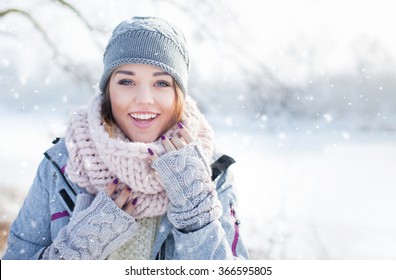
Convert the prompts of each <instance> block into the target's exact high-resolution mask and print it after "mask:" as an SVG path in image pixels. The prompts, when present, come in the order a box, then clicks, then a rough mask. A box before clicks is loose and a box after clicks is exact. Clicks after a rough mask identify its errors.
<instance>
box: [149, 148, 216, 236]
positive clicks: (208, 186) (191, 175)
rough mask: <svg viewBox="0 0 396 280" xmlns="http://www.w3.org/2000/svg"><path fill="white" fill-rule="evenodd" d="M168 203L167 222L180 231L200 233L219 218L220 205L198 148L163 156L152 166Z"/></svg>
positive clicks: (200, 149)
mask: <svg viewBox="0 0 396 280" xmlns="http://www.w3.org/2000/svg"><path fill="white" fill-rule="evenodd" d="M153 167H154V168H155V170H157V172H158V173H159V174H160V176H161V177H162V179H163V180H164V186H165V189H166V191H167V193H168V196H169V199H170V202H171V203H170V206H169V209H168V218H169V220H170V221H171V223H172V224H173V225H174V226H175V227H176V228H177V229H179V230H183V231H186V232H189V231H194V230H197V229H200V228H201V227H203V226H205V225H207V224H209V223H210V222H212V221H214V220H215V219H218V218H220V216H221V205H220V202H219V200H218V198H217V193H216V191H215V186H214V183H213V182H212V181H211V178H210V169H209V165H208V162H207V160H206V159H205V158H204V157H203V151H202V147H201V145H200V144H197V143H193V144H190V145H187V146H186V147H184V148H183V149H180V150H177V151H173V152H169V153H166V154H165V155H163V156H161V157H159V158H158V159H157V160H155V161H154V162H153Z"/></svg>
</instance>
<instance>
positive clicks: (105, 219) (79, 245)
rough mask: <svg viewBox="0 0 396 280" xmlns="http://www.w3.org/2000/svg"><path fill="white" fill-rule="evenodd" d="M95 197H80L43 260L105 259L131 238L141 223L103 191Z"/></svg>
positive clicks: (84, 195) (86, 195)
mask: <svg viewBox="0 0 396 280" xmlns="http://www.w3.org/2000/svg"><path fill="white" fill-rule="evenodd" d="M92 198H93V196H92V195H88V194H79V195H78V196H77V201H76V207H75V210H74V212H73V216H72V219H71V220H70V223H69V224H68V225H67V226H65V227H64V228H62V229H61V230H60V231H59V234H58V236H57V237H56V239H55V240H54V242H53V243H52V244H51V246H49V247H48V248H47V249H46V250H45V251H44V254H43V259H50V260H53V259H70V260H103V259H105V258H106V257H107V256H108V255H110V254H111V253H112V252H113V251H115V250H116V249H117V248H119V247H120V246H121V245H123V244H124V243H125V242H126V241H128V240H129V239H130V238H131V236H132V235H133V233H134V232H135V231H136V229H137V226H138V224H137V223H136V221H135V219H134V218H133V217H132V216H131V215H129V214H127V213H126V212H124V211H123V210H121V209H120V208H119V207H117V205H116V204H115V203H114V201H113V200H112V199H111V198H110V197H109V196H108V195H106V194H105V193H104V192H99V193H98V194H97V195H96V197H95V198H94V199H93V200H92ZM91 201H92V203H90V202H91ZM89 203H90V205H89V206H88V208H86V209H84V208H85V207H86V206H87V205H88V204H89ZM82 209H84V210H82Z"/></svg>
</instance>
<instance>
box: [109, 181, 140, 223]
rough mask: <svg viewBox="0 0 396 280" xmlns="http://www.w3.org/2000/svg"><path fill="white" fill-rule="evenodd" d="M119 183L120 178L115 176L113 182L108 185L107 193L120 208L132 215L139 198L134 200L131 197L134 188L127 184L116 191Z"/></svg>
mask: <svg viewBox="0 0 396 280" xmlns="http://www.w3.org/2000/svg"><path fill="white" fill-rule="evenodd" d="M118 183H119V182H118V179H117V178H115V179H114V181H113V182H111V183H110V184H108V185H107V187H106V189H105V193H106V194H107V195H108V196H110V197H111V199H113V201H114V202H115V204H116V205H117V206H118V207H119V208H121V209H122V210H124V211H125V212H126V213H128V214H130V215H131V214H132V212H133V209H135V205H136V202H137V198H135V199H133V200H130V199H129V197H130V195H131V192H132V189H131V188H130V187H129V186H125V187H124V188H123V189H122V190H120V191H116V190H117V186H118Z"/></svg>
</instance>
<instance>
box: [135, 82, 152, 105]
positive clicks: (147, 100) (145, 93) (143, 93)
mask: <svg viewBox="0 0 396 280" xmlns="http://www.w3.org/2000/svg"><path fill="white" fill-rule="evenodd" d="M135 101H136V103H138V104H153V103H154V96H153V93H152V92H151V90H150V87H148V86H140V87H139V88H138V90H137V95H136V98H135Z"/></svg>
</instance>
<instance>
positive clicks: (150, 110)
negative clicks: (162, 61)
mask: <svg viewBox="0 0 396 280" xmlns="http://www.w3.org/2000/svg"><path fill="white" fill-rule="evenodd" d="M109 93H110V100H111V110H112V113H113V116H114V119H115V121H116V122H117V124H118V126H119V127H120V128H121V130H122V131H123V132H124V133H125V134H126V136H127V137H128V138H129V140H131V141H134V142H144V143H149V142H153V141H155V140H156V139H157V138H158V137H159V136H161V135H162V134H163V133H164V132H165V131H166V130H167V129H168V128H169V126H170V125H171V124H170V122H171V120H172V117H173V114H174V108H175V103H176V96H175V95H176V93H175V88H174V83H173V78H172V76H170V75H169V74H168V73H166V72H164V70H162V69H160V68H157V67H154V66H150V65H145V64H126V65H122V66H120V67H118V68H117V69H115V70H114V72H113V74H112V75H111V77H110V79H109Z"/></svg>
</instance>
